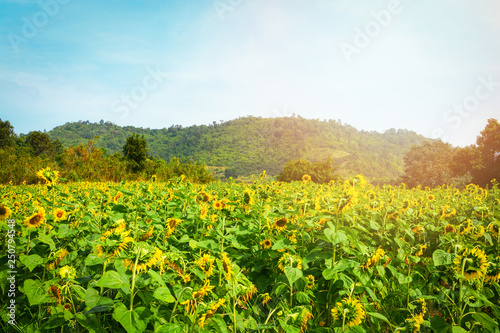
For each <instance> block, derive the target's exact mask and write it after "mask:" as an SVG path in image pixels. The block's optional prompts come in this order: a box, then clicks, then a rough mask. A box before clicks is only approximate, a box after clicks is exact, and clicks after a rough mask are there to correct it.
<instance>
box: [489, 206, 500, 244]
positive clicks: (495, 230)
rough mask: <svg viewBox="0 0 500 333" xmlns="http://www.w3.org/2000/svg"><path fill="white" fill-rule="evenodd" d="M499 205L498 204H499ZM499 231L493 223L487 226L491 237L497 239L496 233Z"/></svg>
mask: <svg viewBox="0 0 500 333" xmlns="http://www.w3.org/2000/svg"><path fill="white" fill-rule="evenodd" d="M499 204H500V203H499ZM499 231H500V227H499V226H498V225H497V224H495V223H493V222H492V223H490V224H489V225H488V232H489V233H490V234H491V235H492V236H493V237H495V238H496V237H498V232H499Z"/></svg>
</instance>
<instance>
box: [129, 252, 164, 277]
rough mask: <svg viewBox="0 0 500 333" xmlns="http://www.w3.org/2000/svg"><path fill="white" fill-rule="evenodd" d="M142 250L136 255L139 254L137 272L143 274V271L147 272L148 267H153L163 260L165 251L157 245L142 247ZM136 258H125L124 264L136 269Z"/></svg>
mask: <svg viewBox="0 0 500 333" xmlns="http://www.w3.org/2000/svg"><path fill="white" fill-rule="evenodd" d="M139 251H140V252H139V253H138V254H137V253H136V255H138V256H139V258H138V259H137V268H136V272H137V273H138V274H141V272H146V270H147V269H148V268H152V267H153V266H156V265H158V263H160V262H161V259H162V255H163V252H162V251H161V250H160V249H159V248H157V247H156V246H155V248H154V251H153V249H147V248H141V249H140V250H139ZM135 262H136V261H135V260H132V259H125V260H123V265H124V266H125V267H128V268H129V269H130V270H133V269H134V266H135Z"/></svg>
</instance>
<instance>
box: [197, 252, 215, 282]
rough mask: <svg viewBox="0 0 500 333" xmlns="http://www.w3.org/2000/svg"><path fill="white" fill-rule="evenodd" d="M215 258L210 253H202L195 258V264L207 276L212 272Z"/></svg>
mask: <svg viewBox="0 0 500 333" xmlns="http://www.w3.org/2000/svg"><path fill="white" fill-rule="evenodd" d="M214 261H215V259H214V258H212V257H211V256H210V254H204V255H203V256H202V257H201V258H200V259H198V260H196V262H195V263H196V264H197V265H198V267H200V268H201V270H202V271H203V273H205V276H206V277H209V276H211V275H212V274H213V272H214Z"/></svg>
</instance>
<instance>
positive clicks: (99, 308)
mask: <svg viewBox="0 0 500 333" xmlns="http://www.w3.org/2000/svg"><path fill="white" fill-rule="evenodd" d="M111 308H112V305H111V304H107V305H106V304H99V305H96V306H94V307H93V308H92V309H90V310H89V311H87V312H85V315H91V314H94V313H100V312H108V311H109V310H110V309H111Z"/></svg>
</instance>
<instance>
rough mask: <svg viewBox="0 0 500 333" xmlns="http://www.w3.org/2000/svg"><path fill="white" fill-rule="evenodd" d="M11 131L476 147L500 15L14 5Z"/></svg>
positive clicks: (446, 6) (9, 31)
mask: <svg viewBox="0 0 500 333" xmlns="http://www.w3.org/2000/svg"><path fill="white" fill-rule="evenodd" d="M0 9H2V10H0V35H1V36H2V38H1V39H0V54H2V55H3V59H4V60H3V62H2V63H1V64H0V105H1V109H2V111H1V114H0V118H1V119H2V120H9V121H10V123H11V124H12V125H13V126H14V130H15V132H16V133H19V134H27V133H29V132H31V131H35V130H39V131H43V130H47V131H50V130H51V129H53V128H55V127H57V126H59V125H61V124H64V123H67V122H77V121H78V120H82V119H88V120H89V121H90V122H98V121H99V120H100V119H103V120H104V121H110V122H112V123H114V124H117V125H119V126H135V127H142V128H164V127H167V128H168V127H170V126H173V125H181V126H183V127H189V126H194V125H196V126H200V125H204V124H210V123H212V122H213V121H217V122H219V121H220V120H223V121H230V120H233V119H237V118H239V117H246V116H248V115H252V116H254V117H263V118H274V117H280V116H290V115H292V114H299V115H300V116H301V117H303V118H305V119H333V120H341V122H342V124H348V125H349V126H352V127H354V128H356V129H357V130H360V131H368V132H370V131H375V132H378V133H383V132H385V131H387V130H389V129H391V128H394V129H406V130H410V131H413V132H415V133H417V134H420V135H422V136H424V137H426V138H429V139H436V138H440V139H442V140H443V141H444V142H448V143H451V144H452V145H453V146H459V147H463V146H467V145H471V144H474V143H475V142H476V138H477V136H478V135H480V131H482V130H483V129H484V127H485V126H486V123H487V120H488V119H489V118H496V119H498V115H499V114H500V89H498V87H500V64H499V61H498V59H500V41H499V40H498V38H496V36H498V34H499V33H500V22H499V21H498V20H497V17H496V13H498V12H499V11H500V3H498V2H496V1H494V0H485V1H483V2H480V3H470V2H468V1H465V0H459V1H453V2H452V1H444V2H439V3H435V2H430V1H423V2H414V1H411V0H390V1H381V0H376V1H362V2H356V3H351V2H350V1H348V0H340V1H338V2H335V3H331V2H328V1H326V0H315V1H312V2H305V1H303V0H288V1H285V0H276V1H274V2H272V3H269V2H266V1H263V0H255V1H252V2H250V1H245V0H238V1H232V0H231V1H229V0H210V1H200V0H193V1H191V2H189V3H186V2H183V1H180V0H174V1H170V2H168V3H163V2H161V1H160V0H152V1H149V2H148V3H144V2H136V1H130V0H128V1H121V2H120V3H119V4H118V3H116V2H108V3H102V2H98V1H96V0H89V1H86V2H85V3H81V2H77V1H71V0H38V1H35V0H6V1H4V2H2V3H1V4H0Z"/></svg>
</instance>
